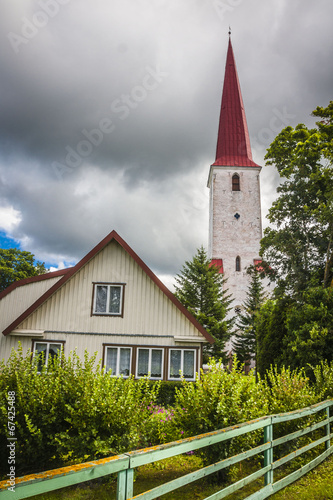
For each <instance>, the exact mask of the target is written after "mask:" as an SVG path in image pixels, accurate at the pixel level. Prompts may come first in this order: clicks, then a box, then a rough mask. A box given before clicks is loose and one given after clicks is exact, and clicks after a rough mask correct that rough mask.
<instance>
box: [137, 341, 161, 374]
mask: <svg viewBox="0 0 333 500" xmlns="http://www.w3.org/2000/svg"><path fill="white" fill-rule="evenodd" d="M148 375H149V377H150V378H153V379H160V378H163V349H153V348H149V349H145V348H141V347H140V348H138V351H137V367H136V376H137V377H145V376H148Z"/></svg>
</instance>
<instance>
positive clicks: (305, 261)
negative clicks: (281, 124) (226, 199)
mask: <svg viewBox="0 0 333 500" xmlns="http://www.w3.org/2000/svg"><path fill="white" fill-rule="evenodd" d="M313 115H314V116H316V117H319V118H321V120H320V121H318V122H317V124H316V125H317V126H316V127H315V128H312V129H309V128H307V127H306V126H305V125H303V124H299V125H297V127H296V128H295V129H294V128H293V127H287V128H285V129H284V130H282V132H281V133H280V134H279V135H278V136H277V137H276V138H275V140H274V141H273V143H272V144H271V146H270V147H269V149H268V151H267V154H266V160H267V164H268V165H272V164H274V165H275V166H276V168H277V170H278V172H279V174H280V176H281V179H282V183H281V184H280V186H279V187H278V189H277V191H278V193H279V196H278V198H277V199H276V201H274V203H273V204H272V207H271V208H270V210H269V214H268V219H269V221H270V222H271V223H272V224H273V225H274V227H269V228H267V229H266V230H265V232H264V238H263V239H262V242H261V253H262V255H263V257H264V259H265V260H266V261H267V262H268V264H269V266H270V268H271V269H273V270H274V276H273V277H274V279H275V280H276V283H277V291H278V292H280V293H281V294H283V293H287V294H290V295H294V296H296V297H297V296H299V294H301V293H302V291H303V290H305V289H306V288H307V287H308V286H309V283H312V284H314V285H315V286H316V285H317V284H318V283H321V284H322V285H323V286H324V287H328V286H330V284H331V282H332V278H333V169H332V160H333V152H332V150H333V146H332V141H333V101H331V102H330V104H329V105H328V107H327V108H320V107H318V108H317V109H316V110H315V111H314V112H313Z"/></svg>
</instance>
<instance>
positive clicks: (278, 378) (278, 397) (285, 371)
mask: <svg viewBox="0 0 333 500" xmlns="http://www.w3.org/2000/svg"><path fill="white" fill-rule="evenodd" d="M266 383H267V386H268V387H269V394H268V403H269V413H270V414H271V415H274V414H277V413H286V412H291V411H293V410H299V409H301V408H305V407H307V406H311V405H313V404H315V403H318V402H319V401H320V395H319V394H316V392H315V388H314V387H313V386H312V385H311V383H310V380H309V378H308V377H307V376H306V375H305V373H304V370H302V369H300V370H298V369H296V370H291V369H290V368H285V367H282V368H281V369H278V368H277V367H276V366H275V367H271V368H270V370H269V371H268V372H267V374H266ZM320 418H321V417H320V416H319V415H318V414H315V415H310V416H307V417H303V418H298V419H295V420H290V421H289V422H281V423H278V424H276V425H274V438H278V437H280V436H285V435H287V434H290V433H292V432H295V431H297V430H300V429H302V428H303V427H307V426H309V425H311V424H313V423H315V422H317V421H318V420H319V419H320ZM313 438H314V436H313V435H311V434H310V435H307V436H305V437H303V438H299V439H298V440H292V441H289V442H288V443H285V444H283V445H281V446H279V447H277V448H275V455H276V456H284V455H286V454H287V453H290V452H291V451H292V450H294V449H296V448H300V447H301V446H304V445H306V444H307V443H308V442H310V441H311V440H313Z"/></svg>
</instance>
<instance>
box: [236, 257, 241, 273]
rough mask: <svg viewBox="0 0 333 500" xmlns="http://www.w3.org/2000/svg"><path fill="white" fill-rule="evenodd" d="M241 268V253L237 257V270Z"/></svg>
mask: <svg viewBox="0 0 333 500" xmlns="http://www.w3.org/2000/svg"><path fill="white" fill-rule="evenodd" d="M240 270H241V260H240V257H239V255H238V256H237V257H236V271H240Z"/></svg>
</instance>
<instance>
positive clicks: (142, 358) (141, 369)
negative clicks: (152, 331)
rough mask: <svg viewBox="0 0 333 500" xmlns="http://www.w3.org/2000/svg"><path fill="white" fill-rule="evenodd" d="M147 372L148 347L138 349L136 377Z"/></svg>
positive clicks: (142, 375)
mask: <svg viewBox="0 0 333 500" xmlns="http://www.w3.org/2000/svg"><path fill="white" fill-rule="evenodd" d="M148 372H149V349H139V356H138V377H144V376H145V375H148Z"/></svg>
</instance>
